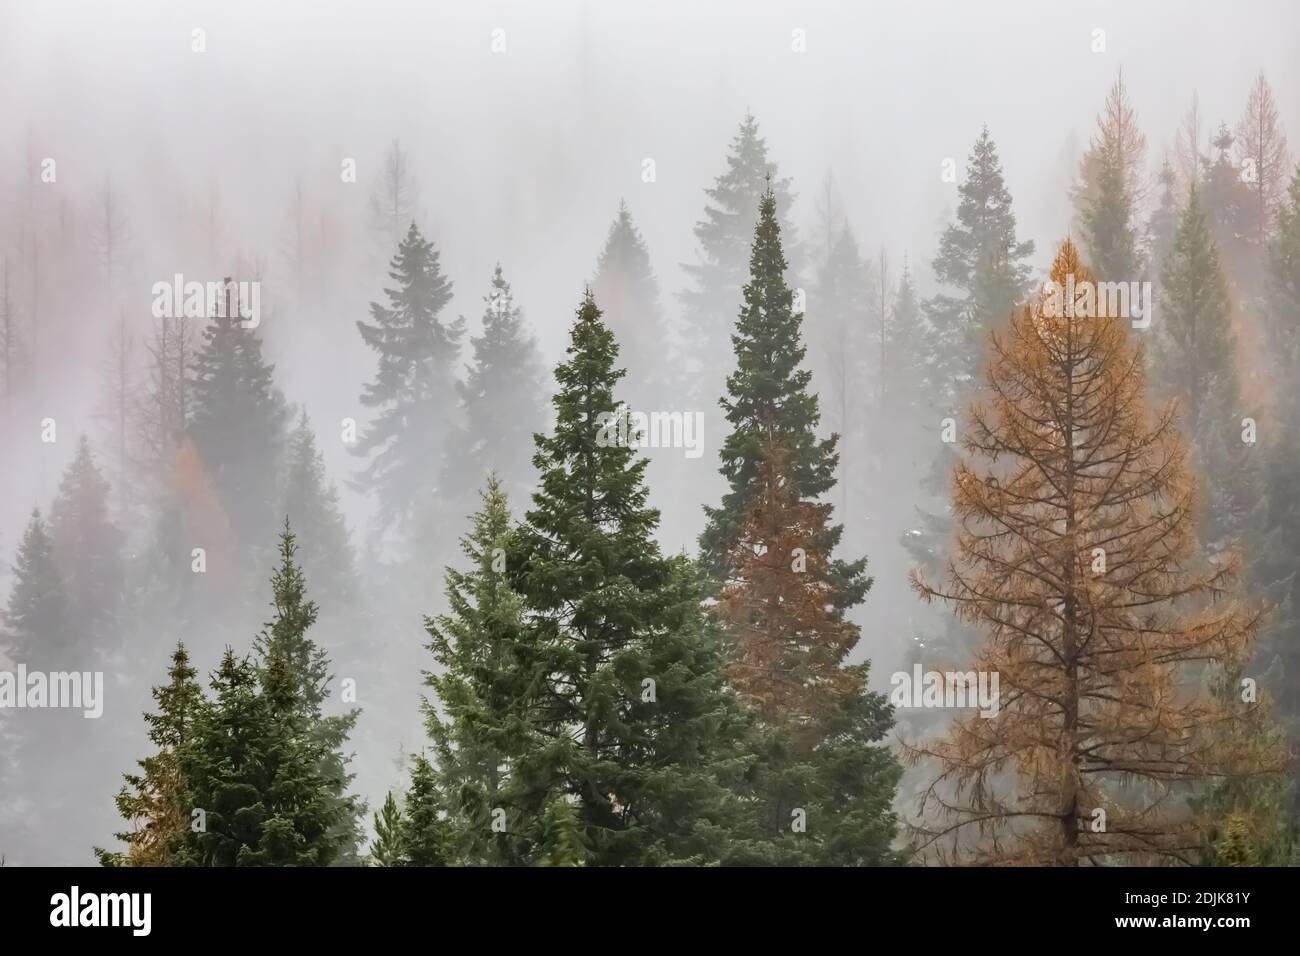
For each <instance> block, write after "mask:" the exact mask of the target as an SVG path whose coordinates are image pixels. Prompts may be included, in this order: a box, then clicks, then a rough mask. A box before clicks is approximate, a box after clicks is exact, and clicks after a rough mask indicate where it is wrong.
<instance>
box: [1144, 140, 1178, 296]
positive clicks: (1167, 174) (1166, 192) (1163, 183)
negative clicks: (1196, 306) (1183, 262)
mask: <svg viewBox="0 0 1300 956" xmlns="http://www.w3.org/2000/svg"><path fill="white" fill-rule="evenodd" d="M1156 179H1157V181H1158V182H1159V183H1160V203H1159V205H1158V206H1156V208H1155V210H1154V211H1153V212H1152V213H1151V218H1150V220H1149V221H1148V222H1147V240H1146V246H1147V274H1148V275H1150V276H1153V277H1154V278H1155V279H1156V280H1157V281H1158V280H1159V278H1160V273H1161V272H1163V271H1164V263H1165V259H1166V258H1167V257H1168V256H1169V253H1171V252H1172V251H1173V248H1174V237H1175V234H1176V233H1177V231H1178V219H1179V209H1178V192H1177V190H1178V177H1177V176H1176V175H1175V174H1174V167H1173V166H1172V165H1170V163H1169V160H1168V159H1166V160H1165V162H1164V165H1163V166H1161V167H1160V173H1159V175H1158V176H1157V177H1156Z"/></svg>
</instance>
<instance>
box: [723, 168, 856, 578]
mask: <svg viewBox="0 0 1300 956" xmlns="http://www.w3.org/2000/svg"><path fill="white" fill-rule="evenodd" d="M776 202H777V199H776V193H775V191H773V190H771V189H769V190H768V191H767V192H766V193H764V195H763V197H762V200H761V202H760V203H759V219H758V225H757V226H755V228H754V242H753V251H752V252H751V254H750V259H749V263H750V268H749V272H750V277H749V281H748V282H747V283H746V284H745V288H744V305H743V306H742V308H741V310H740V317H739V318H738V319H737V322H736V332H735V334H734V335H733V336H732V342H733V344H734V346H735V360H734V363H733V364H734V367H735V371H734V372H732V373H731V374H730V375H729V376H728V377H727V396H726V397H724V398H723V399H721V401H720V402H719V404H720V405H721V406H722V409H723V411H724V412H725V413H726V418H727V421H728V422H729V423H730V425H731V432H730V434H728V435H727V437H726V439H725V440H724V442H723V445H722V468H721V471H722V475H723V477H724V478H726V480H727V483H728V485H729V490H728V491H727V492H726V494H725V495H724V496H723V499H722V504H721V506H719V507H717V508H714V507H710V506H706V507H705V509H704V510H705V514H706V515H707V516H708V524H707V525H706V527H705V529H704V533H703V534H702V535H701V536H700V551H701V559H702V561H703V562H704V563H705V566H706V568H707V569H708V570H709V572H710V573H711V574H712V575H714V576H715V578H716V579H717V580H719V581H720V580H722V579H723V578H725V576H726V574H727V571H728V563H729V557H730V553H731V546H732V544H733V543H734V542H735V540H736V537H737V535H738V534H739V529H740V524H741V522H742V521H743V520H744V515H745V513H746V511H747V508H748V505H749V498H750V495H751V494H752V492H753V489H754V488H755V487H756V481H757V478H758V475H759V469H760V467H761V465H762V457H763V449H764V448H765V447H766V445H767V443H768V442H769V441H772V440H773V439H776V440H779V441H780V442H781V443H782V445H783V446H784V447H786V448H787V449H788V451H789V454H790V456H791V457H790V465H789V467H790V470H791V475H792V478H793V480H794V482H795V485H796V487H797V489H798V492H799V496H800V497H801V498H809V499H811V498H817V497H819V496H820V495H822V494H824V493H825V492H827V491H829V490H830V489H831V487H832V486H833V485H834V484H835V469H836V466H837V464H838V461H839V459H838V456H837V455H836V453H835V449H836V445H837V444H838V442H839V436H838V435H831V436H830V437H829V438H824V439H821V438H818V437H817V426H818V423H819V421H820V417H821V415H820V410H819V408H818V402H817V396H816V395H815V394H813V393H812V392H810V391H809V388H808V386H809V382H810V380H811V378H812V373H811V372H809V371H808V370H807V369H806V368H804V367H803V360H804V354H805V352H806V349H805V347H804V344H803V341H802V330H801V327H802V323H803V314H802V313H800V312H796V311H795V310H794V299H793V295H792V293H791V290H790V287H789V286H788V285H786V281H785V272H786V259H785V253H784V251H783V249H782V244H781V226H780V224H779V222H778V220H777V209H776ZM832 533H833V534H834V535H835V536H836V538H838V536H839V534H840V529H839V527H838V526H837V527H835V528H834V529H832Z"/></svg>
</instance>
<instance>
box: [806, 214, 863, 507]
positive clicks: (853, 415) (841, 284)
mask: <svg viewBox="0 0 1300 956" xmlns="http://www.w3.org/2000/svg"><path fill="white" fill-rule="evenodd" d="M876 281H877V280H876V276H875V274H874V273H873V271H872V269H871V266H870V265H869V264H868V263H867V262H865V261H864V260H863V259H862V256H861V254H860V253H859V251H858V243H857V240H856V239H855V238H854V236H853V230H852V229H850V228H849V226H848V225H847V224H846V225H845V226H843V227H842V228H841V230H840V232H839V236H838V237H837V238H836V241H835V244H834V245H833V246H832V247H831V250H830V255H829V256H828V257H827V259H826V262H825V263H824V264H823V266H822V268H821V270H820V271H819V273H818V276H817V283H816V285H815V286H814V287H813V291H812V300H811V301H812V311H811V313H810V315H809V317H808V338H809V344H810V348H811V350H812V353H811V356H810V363H809V364H810V367H811V369H812V371H813V381H814V382H816V383H818V384H819V388H818V392H819V395H821V396H825V397H826V399H827V409H826V411H827V415H826V417H827V419H828V420H829V421H828V427H829V430H830V431H832V432H834V433H835V434H837V435H839V436H840V440H841V442H842V444H840V445H839V448H840V455H839V471H838V474H837V479H838V483H839V485H840V496H841V497H840V502H841V511H842V516H846V515H848V514H849V508H848V502H849V497H850V495H851V491H850V485H853V488H852V497H853V498H855V499H856V498H858V497H859V494H858V493H859V492H861V491H862V490H863V489H861V488H860V487H859V485H860V479H859V480H855V481H852V482H851V481H850V476H862V475H864V474H865V473H866V471H867V469H866V467H865V465H866V461H865V454H864V451H865V449H866V447H867V443H868V436H867V431H866V421H867V414H866V410H867V397H868V396H869V395H870V394H871V391H872V389H871V386H870V385H869V382H868V375H867V371H866V360H865V356H867V355H869V354H870V345H871V343H870V332H869V325H870V322H871V312H872V305H873V304H874V303H875V301H876V299H877V296H876V288H877V287H876ZM845 520H849V519H848V518H847V517H846V518H845Z"/></svg>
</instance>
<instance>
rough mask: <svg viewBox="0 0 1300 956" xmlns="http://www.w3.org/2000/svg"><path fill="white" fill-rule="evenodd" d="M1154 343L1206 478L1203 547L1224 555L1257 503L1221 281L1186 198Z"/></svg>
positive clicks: (1213, 252)
mask: <svg viewBox="0 0 1300 956" xmlns="http://www.w3.org/2000/svg"><path fill="white" fill-rule="evenodd" d="M1161 293H1162V295H1161V299H1160V321H1159V326H1158V332H1157V337H1156V339H1155V343H1154V349H1153V351H1154V355H1153V366H1154V369H1155V378H1156V382H1157V383H1158V385H1159V386H1160V389H1161V391H1162V392H1163V393H1164V394H1166V395H1172V396H1175V397H1177V398H1178V400H1179V403H1180V413H1181V416H1182V426H1183V430H1184V432H1185V433H1186V434H1187V436H1188V437H1189V439H1190V440H1191V442H1192V444H1193V447H1194V450H1195V452H1196V455H1197V464H1198V466H1199V467H1200V468H1202V469H1203V470H1204V472H1205V477H1206V482H1205V497H1206V503H1207V507H1206V517H1205V526H1204V529H1203V533H1204V535H1205V539H1206V541H1207V542H1209V543H1211V544H1212V545H1214V546H1216V547H1223V546H1225V545H1226V544H1228V543H1231V542H1232V541H1234V540H1239V539H1240V538H1241V536H1242V535H1243V534H1245V533H1247V531H1248V530H1249V524H1248V522H1249V521H1250V518H1251V515H1250V511H1251V509H1252V506H1253V505H1254V504H1255V502H1256V501H1257V498H1258V495H1257V492H1256V490H1255V475H1254V468H1253V462H1252V459H1251V458H1250V457H1249V455H1250V449H1249V447H1248V446H1246V445H1244V444H1243V443H1242V438H1241V434H1242V417H1243V416H1244V415H1245V414H1246V413H1245V410H1244V409H1243V408H1242V403H1241V389H1240V386H1239V384H1238V380H1237V373H1236V368H1235V365H1234V355H1233V351H1234V347H1235V343H1234V337H1233V333H1232V327H1231V324H1230V321H1229V309H1230V305H1229V300H1228V288H1227V281H1226V279H1225V278H1224V275H1223V270H1222V269H1221V268H1220V265H1219V255H1218V251H1217V249H1216V247H1215V244H1214V240H1213V239H1212V238H1211V236H1210V232H1209V228H1208V226H1207V224H1206V221H1205V216H1204V214H1203V213H1202V212H1201V204H1200V191H1199V190H1197V189H1193V190H1192V191H1191V193H1190V195H1189V197H1188V201H1187V207H1186V209H1185V210H1184V212H1183V215H1182V219H1181V221H1180V223H1179V226H1178V232H1177V235H1176V238H1175V241H1174V249H1173V252H1172V253H1171V254H1170V255H1169V257H1168V258H1167V259H1166V261H1165V269H1164V273H1163V275H1162V276H1161Z"/></svg>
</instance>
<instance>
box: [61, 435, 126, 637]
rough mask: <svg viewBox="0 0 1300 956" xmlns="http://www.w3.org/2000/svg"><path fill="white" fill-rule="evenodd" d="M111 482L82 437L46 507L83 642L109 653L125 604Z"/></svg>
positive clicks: (119, 535) (119, 536) (72, 614)
mask: <svg viewBox="0 0 1300 956" xmlns="http://www.w3.org/2000/svg"><path fill="white" fill-rule="evenodd" d="M108 499H109V486H108V482H107V481H106V480H105V479H104V477H103V475H102V474H100V471H99V468H98V466H97V465H96V464H95V458H94V455H93V454H92V453H91V451H90V442H89V441H87V440H86V438H85V436H82V438H81V440H80V442H79V443H78V445H77V454H76V457H75V458H74V459H73V460H72V463H71V464H70V465H69V466H68V468H67V470H66V471H65V472H64V473H63V478H62V480H61V481H60V483H59V492H58V495H57V496H56V497H55V499H54V504H53V505H52V506H51V508H50V539H51V541H52V544H53V549H54V560H55V562H56V563H57V564H58V566H59V573H60V576H61V577H62V579H63V582H64V587H65V593H66V596H67V600H68V609H67V610H68V614H69V615H70V617H71V619H72V620H75V621H76V622H77V628H78V630H79V631H80V632H81V633H82V634H83V635H84V636H83V638H82V640H83V641H85V642H86V643H87V644H88V645H90V646H91V647H93V648H94V652H95V653H96V654H99V655H106V654H109V653H111V651H112V650H113V648H112V647H111V643H110V642H111V641H112V640H113V638H114V637H115V636H116V634H115V629H116V627H117V626H118V625H119V615H120V612H121V608H122V604H123V588H124V586H125V569H124V567H123V559H122V541H123V535H122V532H121V531H120V530H119V529H118V527H117V525H115V524H114V523H113V522H112V520H111V519H110V518H109V501H108Z"/></svg>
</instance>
